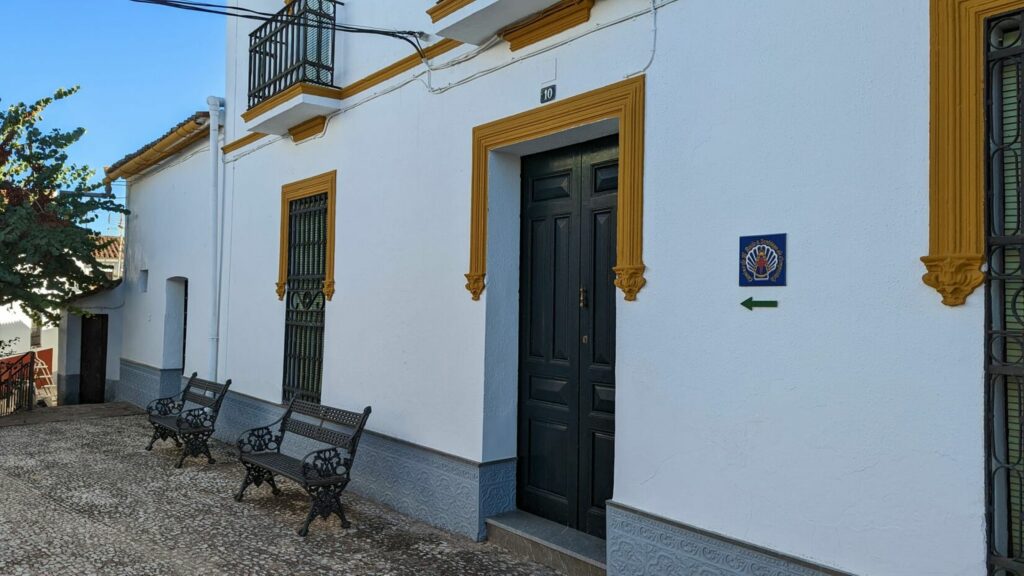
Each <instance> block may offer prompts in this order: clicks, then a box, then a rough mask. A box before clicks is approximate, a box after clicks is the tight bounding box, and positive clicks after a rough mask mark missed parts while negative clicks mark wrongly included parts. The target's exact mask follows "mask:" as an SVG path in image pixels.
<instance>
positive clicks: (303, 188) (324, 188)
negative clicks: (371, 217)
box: [277, 170, 338, 300]
mask: <svg viewBox="0 0 1024 576" xmlns="http://www.w3.org/2000/svg"><path fill="white" fill-rule="evenodd" d="M337 180H338V171H337V170H331V171H330V172H325V173H323V174H320V175H318V176H313V177H311V178H306V179H305V180H299V181H298V182H292V183H290V184H285V185H284V186H282V187H281V239H280V248H279V253H278V263H277V299H278V300H284V294H285V291H286V290H287V287H288V227H289V223H290V221H291V218H290V214H289V206H290V205H291V202H292V200H298V199H299V198H305V197H307V196H315V195H317V194H323V193H326V194H327V246H326V247H325V258H326V261H325V262H324V297H325V298H326V299H327V300H330V299H331V298H332V297H334V208H335V204H336V203H337V200H336V196H337Z"/></svg>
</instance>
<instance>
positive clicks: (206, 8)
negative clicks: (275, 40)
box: [129, 0, 425, 57]
mask: <svg viewBox="0 0 1024 576" xmlns="http://www.w3.org/2000/svg"><path fill="white" fill-rule="evenodd" d="M129 1H131V2H135V3H137V4H152V5H155V6H164V7H166V8H176V9H180V10H189V11H192V12H202V13H206V14H216V15H220V16H229V17H232V18H242V19H245V20H256V21H258V22H264V23H267V22H272V21H273V20H275V19H276V18H279V16H280V13H278V14H272V13H270V12H260V11H258V10H252V9H250V8H243V7H239V6H228V5H225V4H210V3H207V2H193V1H190V0H129ZM326 1H328V2H331V3H333V4H336V5H341V6H344V3H343V2H338V1H337V0H326ZM302 25H303V26H305V27H307V28H310V29H315V30H330V31H334V32H347V33H350V34H373V35H377V36H386V37H389V38H395V39H396V40H402V41H403V42H406V43H407V44H409V45H410V46H412V47H413V49H414V50H416V53H417V54H419V55H420V57H424V53H423V48H422V46H421V45H420V43H419V38H420V37H421V36H424V35H425V33H424V32H419V31H415V30H390V29H385V28H376V27H372V26H353V25H349V24H337V23H330V24H328V23H326V21H320V22H318V21H315V20H312V21H304V22H303V23H302Z"/></svg>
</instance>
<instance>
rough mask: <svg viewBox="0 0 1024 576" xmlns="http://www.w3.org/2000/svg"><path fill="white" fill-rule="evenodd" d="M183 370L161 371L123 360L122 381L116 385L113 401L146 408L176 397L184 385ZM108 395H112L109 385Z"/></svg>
mask: <svg viewBox="0 0 1024 576" xmlns="http://www.w3.org/2000/svg"><path fill="white" fill-rule="evenodd" d="M185 380H187V378H183V376H182V373H181V370H175V369H171V370H161V369H159V368H154V367H152V366H147V365H145V364H139V363H138V362H132V361H131V360H126V359H124V358H122V359H121V379H120V380H119V381H118V382H117V383H116V384H115V385H114V388H115V391H114V394H113V399H114V400H117V401H120V402H131V403H132V404H135V405H136V406H141V407H143V408H145V407H146V405H147V404H149V403H150V402H151V401H153V400H155V399H157V398H166V397H167V396H174V395H175V394H177V393H178V392H181V389H182V387H183V385H184V381H185ZM107 395H108V396H109V395H110V390H109V384H108V390H107Z"/></svg>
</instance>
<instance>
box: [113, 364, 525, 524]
mask: <svg viewBox="0 0 1024 576" xmlns="http://www.w3.org/2000/svg"><path fill="white" fill-rule="evenodd" d="M172 373H173V374H172ZM183 383H184V380H183V379H182V377H181V372H180V371H177V370H158V369H156V368H153V367H150V366H145V365H143V364H138V363H135V362H131V361H128V360H124V359H122V361H121V381H120V383H119V384H118V386H117V393H116V395H115V397H116V399H117V400H121V401H126V402H131V403H132V404H135V405H137V406H142V407H145V406H146V404H148V403H149V402H150V401H151V400H153V399H154V398H158V397H160V396H171V395H174V394H177V393H178V392H179V391H180V390H181V388H182V386H183ZM349 408H352V407H349ZM356 408H361V407H356ZM284 409H285V407H284V406H283V405H280V404H274V403H271V402H267V401H265V400H260V399H257V398H253V397H251V396H246V395H244V394H239V393H236V392H233V391H229V392H228V395H227V397H226V398H225V399H224V404H223V406H222V407H221V412H220V416H219V417H218V419H217V432H216V434H215V437H216V438H218V439H219V440H221V441H224V442H227V443H229V444H234V443H235V442H236V441H237V439H238V436H239V435H240V434H241V433H242V432H244V431H246V430H248V429H250V428H255V427H257V426H265V425H267V424H270V423H271V422H273V421H274V420H277V419H278V418H280V417H281V415H282V414H283V413H284ZM369 427H370V428H372V427H373V416H370V424H369ZM312 449H314V445H312V444H311V443H310V442H306V441H303V439H301V438H293V439H292V440H291V441H289V440H288V438H287V437H286V439H285V443H284V446H283V447H282V451H284V452H286V453H289V454H292V455H295V456H299V457H301V456H302V455H304V454H306V453H308V452H309V451H311V450H312ZM241 471H242V468H241V466H239V474H241ZM239 480H241V475H240V476H239ZM515 485H516V467H515V460H502V461H499V462H488V463H483V464H481V463H477V462H472V461H469V460H465V459H462V458H458V457H455V456H451V455H449V454H444V453H441V452H437V451H434V450H431V449H429V448H425V447H423V446H418V445H415V444H411V443H408V442H403V441H401V440H397V439H395V438H391V437H389V436H384V435H382V434H376V433H374V432H372V431H367V433H366V434H364V435H363V439H362V441H361V442H360V444H359V452H358V454H357V456H356V461H355V465H354V467H353V470H352V484H351V485H350V486H349V490H352V491H353V492H355V493H357V494H359V495H361V496H364V497H366V498H369V499H371V500H376V501H378V502H381V503H382V504H385V505H387V506H389V507H391V508H394V509H395V510H397V511H399V512H401V513H403V514H405V515H407V516H411V517H413V518H416V519H418V520H422V521H423V522H426V523H428V524H431V525H433V526H436V527H438V528H442V529H444V530H448V531H450V532H454V533H456V534H461V535H463V536H466V537H468V538H472V539H474V540H482V539H483V538H484V536H485V530H484V520H485V519H486V518H488V517H490V516H494V515H497V514H501V513H503V512H508V511H509V510H512V509H514V508H515V501H516V497H515ZM250 489H252V488H250Z"/></svg>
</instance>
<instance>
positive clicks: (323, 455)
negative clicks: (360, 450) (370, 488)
mask: <svg viewBox="0 0 1024 576" xmlns="http://www.w3.org/2000/svg"><path fill="white" fill-rule="evenodd" d="M351 469H352V458H351V457H350V456H349V453H348V451H347V450H344V449H342V448H333V447H332V448H324V449H322V450H314V451H313V452H310V453H309V454H306V457H305V458H303V459H302V475H303V476H305V478H306V481H307V482H316V481H322V480H327V479H330V478H339V477H343V478H348V473H349V470H351Z"/></svg>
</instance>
